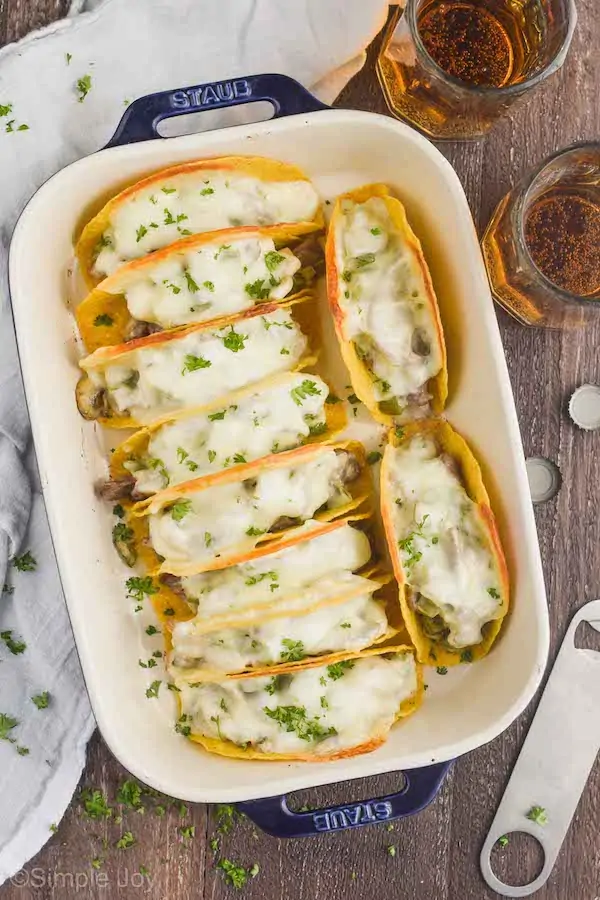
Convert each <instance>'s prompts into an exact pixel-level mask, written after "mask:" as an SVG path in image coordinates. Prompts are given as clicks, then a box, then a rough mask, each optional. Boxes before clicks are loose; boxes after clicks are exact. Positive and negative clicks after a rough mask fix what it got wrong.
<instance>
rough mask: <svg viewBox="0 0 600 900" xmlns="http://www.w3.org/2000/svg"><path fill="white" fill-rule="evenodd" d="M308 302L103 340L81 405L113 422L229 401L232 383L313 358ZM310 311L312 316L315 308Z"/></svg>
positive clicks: (124, 423)
mask: <svg viewBox="0 0 600 900" xmlns="http://www.w3.org/2000/svg"><path fill="white" fill-rule="evenodd" d="M304 306H311V307H312V304H310V303H309V304H307V303H303V302H298V300H295V301H287V303H283V304H276V303H274V304H265V305H264V306H261V307H256V308H255V309H251V310H249V311H248V312H247V313H243V314H242V315H241V316H236V317H229V318H224V319H221V320H219V321H218V322H211V323H209V324H206V325H205V324H200V325H189V326H188V327H187V328H183V329H180V330H176V331H169V332H165V333H164V334H163V333H159V334H153V335H150V336H149V337H145V338H139V339H137V340H133V341H130V342H129V343H126V344H119V345H118V346H116V347H102V348H100V349H99V350H96V351H95V352H94V353H92V354H91V356H87V357H85V359H82V360H81V361H80V366H81V368H82V369H83V370H84V372H85V374H84V375H83V376H82V378H80V380H79V382H78V384H77V390H76V398H77V406H78V408H79V412H80V413H81V414H82V416H84V418H86V419H97V420H98V421H100V422H101V423H102V424H103V425H106V426H108V427H110V428H134V427H136V426H138V425H147V424H149V423H151V422H153V421H157V420H158V419H163V418H165V417H166V416H168V415H169V414H171V413H173V412H177V411H179V410H182V409H190V408H193V407H198V406H204V405H207V404H209V403H211V402H212V401H218V400H221V398H223V402H225V400H224V398H226V397H227V395H229V394H230V393H231V392H232V391H237V390H239V389H240V388H244V387H246V386H247V385H250V384H254V383H256V382H259V381H262V380H263V379H264V378H268V377H270V376H273V375H276V374H278V373H280V372H288V371H293V370H294V369H297V368H298V367H299V366H300V365H301V364H302V365H306V364H308V363H309V362H310V361H311V358H310V357H308V356H307V352H308V340H307V338H306V336H305V334H304V332H303V330H302V327H301V324H300V321H299V320H300V319H301V310H302V307H304ZM305 315H306V318H307V321H308V323H309V324H310V322H311V317H310V313H307V314H305ZM314 318H315V317H314V315H313V316H312V320H314ZM312 361H314V358H312Z"/></svg>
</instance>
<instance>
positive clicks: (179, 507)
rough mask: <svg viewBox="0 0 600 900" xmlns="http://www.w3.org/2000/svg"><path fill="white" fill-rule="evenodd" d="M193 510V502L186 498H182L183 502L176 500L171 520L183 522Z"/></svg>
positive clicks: (171, 510)
mask: <svg viewBox="0 0 600 900" xmlns="http://www.w3.org/2000/svg"><path fill="white" fill-rule="evenodd" d="M191 510H192V501H191V500H189V499H186V498H182V499H181V500H176V501H175V503H174V504H173V506H172V507H171V509H170V513H171V518H172V519H174V520H175V522H181V520H182V519H184V518H185V517H186V516H187V514H188V513H189V512H191Z"/></svg>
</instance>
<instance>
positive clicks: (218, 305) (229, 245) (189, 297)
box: [117, 235, 300, 328]
mask: <svg viewBox="0 0 600 900" xmlns="http://www.w3.org/2000/svg"><path fill="white" fill-rule="evenodd" d="M299 268H300V260H299V259H297V258H296V257H295V256H294V254H293V253H292V251H291V250H288V249H287V248H283V249H282V250H278V251H276V250H275V244H274V242H273V240H272V239H271V238H268V237H260V236H258V235H257V236H255V237H246V238H242V239H240V238H238V239H234V238H229V239H228V241H225V242H224V241H223V240H219V241H216V242H213V243H210V244H204V245H203V246H202V247H197V248H190V249H189V250H187V251H185V252H178V253H174V254H171V256H169V257H168V258H167V259H164V260H162V261H161V262H157V263H156V264H155V265H153V266H152V267H149V266H148V267H146V268H145V269H144V270H143V271H140V270H138V271H134V272H128V273H127V274H126V276H124V277H123V280H122V282H121V283H119V284H118V286H117V287H118V290H117V293H122V294H123V295H124V296H125V300H126V303H127V308H128V309H129V312H130V313H131V315H132V317H133V318H134V319H137V320H139V321H143V322H154V323H156V324H158V325H160V326H161V327H162V328H174V327H175V326H177V325H186V324H190V323H192V322H206V321H208V320H209V319H217V318H219V317H220V316H228V315H232V314H233V313H240V312H244V310H247V309H250V308H251V307H253V306H255V304H256V303H257V302H259V301H261V300H282V299H283V298H284V297H286V296H287V295H288V294H289V293H290V291H291V290H292V287H293V284H294V274H295V273H296V272H297V271H298V269H299Z"/></svg>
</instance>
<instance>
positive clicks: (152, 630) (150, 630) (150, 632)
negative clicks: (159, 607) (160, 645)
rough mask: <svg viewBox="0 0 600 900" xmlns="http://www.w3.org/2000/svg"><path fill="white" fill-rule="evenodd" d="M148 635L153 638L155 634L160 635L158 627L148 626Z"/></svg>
mask: <svg viewBox="0 0 600 900" xmlns="http://www.w3.org/2000/svg"><path fill="white" fill-rule="evenodd" d="M146 634H148V635H149V636H150V637H152V635H154V634H160V631H159V630H158V628H157V627H156V625H148V627H147V628H146Z"/></svg>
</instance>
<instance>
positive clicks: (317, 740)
mask: <svg viewBox="0 0 600 900" xmlns="http://www.w3.org/2000/svg"><path fill="white" fill-rule="evenodd" d="M349 663H350V664H349V665H346V666H344V664H342V668H341V669H340V668H339V664H338V668H337V669H333V670H332V669H331V667H329V666H318V667H316V668H314V669H300V670H298V671H297V672H294V673H293V674H290V675H284V676H281V677H280V678H278V679H276V680H275V681H274V680H273V679H272V678H267V677H249V678H240V679H235V680H229V681H222V682H217V683H211V684H200V685H198V686H195V687H191V686H190V685H186V684H185V683H183V682H179V683H178V686H179V687H180V689H181V693H180V694H178V696H179V698H180V700H181V704H182V714H183V715H184V716H186V717H188V718H186V719H185V720H184V721H186V722H187V723H188V724H189V725H190V726H191V729H192V733H194V734H201V735H204V736H206V737H212V738H221V739H224V740H230V741H233V743H235V744H240V745H245V744H250V745H251V746H252V747H254V748H258V749H260V750H263V751H264V752H265V753H282V754H290V755H292V754H307V753H309V754H311V755H314V756H325V755H327V754H331V753H336V752H337V751H339V750H345V749H348V748H350V747H356V746H359V745H360V744H363V743H365V742H366V741H369V740H370V739H372V738H374V737H381V736H383V735H385V734H386V733H387V732H388V731H389V729H390V728H391V726H392V725H393V724H394V720H395V718H396V716H397V714H398V711H399V708H400V706H401V704H402V703H403V701H405V700H408V699H409V698H410V697H411V696H412V695H413V694H414V693H415V691H416V689H417V673H416V666H415V661H414V659H413V657H412V655H411V654H400V653H397V654H394V655H390V656H389V657H384V656H368V657H362V658H358V659H355V660H351V661H349ZM340 671H341V676H340V677H338V678H335V677H332V673H333V675H335V674H336V672H338V673H339V672H340ZM285 707H287V708H288V711H287V714H286V711H285V709H284V708H285ZM290 708H293V710H295V711H296V712H295V714H293V716H292V717H290V714H289V712H290ZM266 710H269V711H271V713H272V715H271V716H269V715H268V713H267V712H266ZM277 710H279V713H278V712H277ZM278 716H279V718H281V719H282V722H281V723H280V722H279V721H278V720H277V718H276V717H278ZM286 722H288V723H289V722H291V726H288V725H286ZM292 726H295V727H292ZM287 727H290V730H289V731H288V730H287ZM302 734H303V735H304V737H301V735H302Z"/></svg>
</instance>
